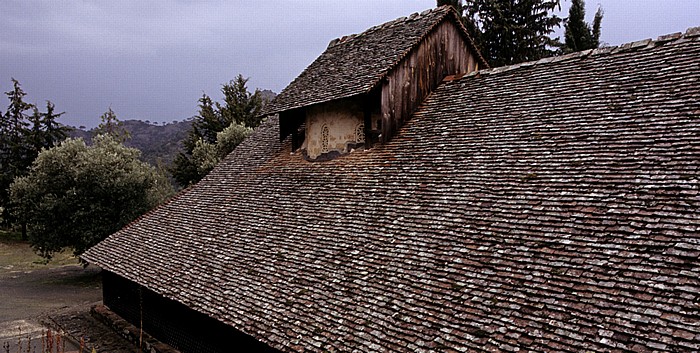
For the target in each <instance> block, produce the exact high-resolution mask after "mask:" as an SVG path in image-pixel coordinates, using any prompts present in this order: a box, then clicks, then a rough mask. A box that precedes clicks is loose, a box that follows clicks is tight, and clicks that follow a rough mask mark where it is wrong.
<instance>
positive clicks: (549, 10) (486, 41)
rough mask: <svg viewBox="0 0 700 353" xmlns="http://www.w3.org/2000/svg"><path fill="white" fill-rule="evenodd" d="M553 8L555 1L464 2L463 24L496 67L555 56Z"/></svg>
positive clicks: (485, 56)
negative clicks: (551, 36)
mask: <svg viewBox="0 0 700 353" xmlns="http://www.w3.org/2000/svg"><path fill="white" fill-rule="evenodd" d="M439 3H440V2H438V4H439ZM458 4H459V2H458ZM556 8H560V4H559V0H468V1H467V3H466V6H463V11H464V15H463V18H464V21H463V22H464V24H465V27H466V28H467V30H468V31H469V33H470V35H471V36H472V38H473V39H474V40H475V42H476V44H477V46H478V47H479V48H480V50H481V54H482V55H483V56H484V58H485V59H486V60H487V61H488V62H489V65H491V66H492V67H498V66H503V65H511V64H517V63H520V62H524V61H530V60H537V59H541V58H543V57H547V56H550V55H553V54H555V53H556V51H555V49H554V48H557V47H559V46H560V45H561V44H560V43H559V41H558V40H557V39H552V38H550V35H551V34H552V33H554V28H555V27H559V25H560V23H561V18H559V17H558V16H556V15H555V14H554V13H553V12H554V10H555V9H556Z"/></svg>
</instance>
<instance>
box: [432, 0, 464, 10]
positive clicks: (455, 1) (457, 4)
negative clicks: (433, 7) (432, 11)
mask: <svg viewBox="0 0 700 353" xmlns="http://www.w3.org/2000/svg"><path fill="white" fill-rule="evenodd" d="M444 5H450V6H452V7H453V8H454V9H455V10H457V12H459V13H462V9H463V7H464V5H462V0H437V6H438V7H440V6H444Z"/></svg>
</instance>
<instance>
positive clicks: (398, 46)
mask: <svg viewBox="0 0 700 353" xmlns="http://www.w3.org/2000/svg"><path fill="white" fill-rule="evenodd" d="M457 18H458V15H457V13H456V12H455V11H454V10H453V9H452V8H451V7H450V6H442V7H438V8H436V9H432V10H426V11H423V12H422V13H420V14H417V13H415V14H413V15H411V16H409V17H401V18H398V19H396V20H393V21H390V22H387V23H384V24H382V25H379V26H375V27H372V28H370V29H368V30H366V31H364V32H362V33H359V34H353V35H349V36H344V37H341V38H339V39H334V40H332V41H331V42H330V43H329V45H328V48H327V49H326V51H325V52H323V53H322V54H321V55H320V56H319V57H318V58H317V59H316V60H315V61H314V62H313V63H311V65H309V66H308V67H307V68H306V69H305V70H304V71H303V72H302V73H301V74H300V75H299V77H297V78H296V79H295V80H294V81H292V83H290V84H289V86H287V87H286V88H285V89H284V90H282V92H280V94H279V95H278V96H277V97H275V99H274V100H273V101H272V102H270V104H268V105H267V106H266V107H265V111H264V112H263V114H273V113H277V112H280V111H285V110H289V109H294V108H299V107H303V106H307V105H312V104H317V103H323V102H327V101H330V100H334V99H339V98H346V97H351V96H355V95H358V94H363V93H368V92H369V91H370V90H371V89H372V88H373V87H375V86H376V85H377V84H378V83H379V82H380V80H381V79H382V78H384V77H385V76H386V75H387V74H388V73H389V72H390V71H391V69H393V68H394V66H395V65H396V64H398V63H399V62H400V61H401V59H402V58H403V57H405V56H406V55H407V54H408V53H409V52H410V51H411V49H413V48H414V47H416V46H417V45H418V44H419V43H420V41H421V40H422V39H423V38H425V36H426V35H427V34H428V33H430V31H431V30H432V29H433V28H435V27H436V26H437V25H438V24H440V23H441V22H442V21H443V20H446V19H447V20H453V21H454V22H455V23H456V24H458V26H459V27H460V28H461V29H462V33H463V35H464V36H465V39H466V41H467V42H468V43H469V44H470V45H471V46H472V47H474V43H473V41H472V40H471V38H470V37H469V35H468V34H467V32H466V30H465V29H464V27H463V26H462V23H461V22H460V20H458V19H457ZM474 53H479V51H478V50H476V49H475V50H474ZM478 59H479V60H480V62H481V66H482V67H488V65H487V64H486V62H485V60H484V59H483V57H481V55H480V54H479V55H478Z"/></svg>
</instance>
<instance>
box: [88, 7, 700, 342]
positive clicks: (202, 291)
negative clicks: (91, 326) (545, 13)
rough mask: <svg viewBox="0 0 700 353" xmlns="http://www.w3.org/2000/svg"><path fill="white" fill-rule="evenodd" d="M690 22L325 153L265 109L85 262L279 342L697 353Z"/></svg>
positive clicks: (514, 71)
mask: <svg viewBox="0 0 700 353" xmlns="http://www.w3.org/2000/svg"><path fill="white" fill-rule="evenodd" d="M426 16H430V15H429V14H428V15H426ZM415 20H416V21H420V19H419V18H416V19H415ZM389 26H392V25H389ZM689 33H690V35H689ZM695 33H696V32H693V31H688V32H686V34H685V35H683V36H682V37H681V38H678V39H671V40H670V41H668V42H665V43H664V44H663V45H654V44H655V43H649V45H641V44H640V45H627V46H623V48H624V50H619V49H610V48H608V49H603V50H594V51H592V52H591V54H590V55H585V54H578V55H573V56H568V57H566V58H563V59H556V60H555V59H551V60H541V61H538V62H534V63H526V64H523V65H518V66H510V67H504V68H499V69H494V70H485V71H481V72H479V73H477V74H474V75H466V76H464V77H462V78H459V79H454V80H452V81H449V82H445V83H443V84H442V85H441V86H440V87H439V88H438V90H437V91H436V92H434V93H433V94H432V95H431V96H430V97H429V98H428V99H427V101H426V102H425V103H424V104H423V106H422V107H421V109H420V110H419V111H418V113H416V114H415V116H414V117H413V118H412V119H411V120H409V121H408V122H407V124H406V125H405V126H404V127H402V128H401V130H400V131H399V132H398V134H397V135H396V137H395V138H394V139H392V140H391V141H390V142H388V143H387V144H384V145H380V146H377V147H375V148H372V149H370V150H364V151H356V152H353V153H351V154H349V155H347V156H344V157H342V158H337V159H335V160H331V161H327V162H323V163H309V162H307V161H305V160H304V159H303V158H302V157H301V156H300V155H299V154H298V153H290V142H289V141H283V142H280V141H279V138H278V136H279V135H278V133H279V131H278V122H277V120H276V118H270V119H269V120H268V121H267V122H265V123H263V125H262V126H261V127H260V128H258V129H257V130H256V132H255V133H254V134H253V136H251V138H249V139H247V140H246V141H245V142H244V143H243V144H241V145H240V146H239V147H238V148H237V149H236V150H235V151H234V152H233V153H232V154H231V155H229V156H228V157H227V158H226V160H225V161H224V162H223V163H222V164H220V165H219V166H218V167H217V168H216V169H215V170H214V171H213V172H212V173H211V174H210V175H209V176H207V177H206V178H205V179H204V180H202V181H201V182H200V183H199V184H197V185H195V186H193V187H191V188H189V189H187V190H185V191H183V192H182V193H181V194H179V195H178V196H177V197H175V198H174V199H172V200H171V201H170V202H168V203H167V204H165V205H163V206H161V207H159V208H158V209H156V210H154V211H152V212H150V213H148V214H147V215H145V216H143V217H142V218H141V219H139V220H138V221H136V222H134V223H132V224H131V225H129V226H127V227H126V228H124V229H123V230H121V231H120V232H118V233H116V234H114V235H112V236H110V237H109V238H107V239H106V240H105V241H103V242H102V243H100V244H98V245H97V246H95V247H93V248H92V249H90V250H89V251H88V252H86V253H85V254H84V256H83V257H84V259H86V260H87V261H89V262H91V263H94V264H97V265H100V266H102V267H103V268H105V269H106V270H109V271H112V272H115V273H117V274H119V275H121V276H124V277H126V278H128V279H131V280H134V281H137V282H139V283H141V284H143V285H144V286H146V287H148V288H150V289H152V290H154V291H155V292H157V293H160V294H162V295H164V296H166V297H168V298H172V299H175V300H178V301H181V302H183V303H185V304H186V305H188V306H190V307H192V308H193V309H194V310H198V311H200V312H203V313H206V314H207V315H210V316H212V317H214V318H216V319H218V320H221V321H222V322H225V323H227V324H230V325H232V326H234V327H236V328H237V329H239V330H241V331H243V332H245V333H247V334H250V335H252V336H253V337H256V338H257V339H259V340H261V341H263V342H265V343H267V344H269V345H271V346H272V347H275V348H278V349H280V350H282V351H290V352H291V351H353V350H354V351H405V350H410V351H416V352H418V351H426V352H427V351H439V350H445V351H449V350H454V351H483V350H486V351H504V350H513V351H515V350H518V349H519V350H521V351H523V350H527V351H556V350H562V351H613V352H614V351H627V350H633V351H639V352H644V351H658V350H662V351H678V352H692V351H697V350H698V349H699V347H698V341H699V335H700V325H699V323H700V306H699V305H698V304H697V303H698V294H697V293H700V259H698V251H699V249H698V247H699V246H700V245H699V244H700V234H699V232H698V227H699V226H700V215H699V214H698V209H699V207H700V198H699V197H698V193H697V192H698V191H699V190H700V185H699V184H698V183H699V182H700V178H698V175H697V173H698V171H699V170H700V116H699V114H698V112H699V111H700V90H699V89H698V82H700V70H698V69H697V68H698V65H699V64H700V37H699V36H696V35H695ZM360 37H362V36H361V35H360V36H358V37H356V38H355V39H353V41H355V40H357V39H358V38H360ZM666 67H668V68H671V69H668V70H661V69H662V68H666ZM173 279H176V280H173Z"/></svg>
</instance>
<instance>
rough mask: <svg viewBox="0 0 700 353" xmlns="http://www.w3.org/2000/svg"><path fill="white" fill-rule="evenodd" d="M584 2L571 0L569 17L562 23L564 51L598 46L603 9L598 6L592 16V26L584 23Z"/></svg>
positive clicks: (582, 0)
mask: <svg viewBox="0 0 700 353" xmlns="http://www.w3.org/2000/svg"><path fill="white" fill-rule="evenodd" d="M585 16H586V4H585V1H584V0H573V2H572V3H571V7H570V8H569V17H568V18H567V19H566V22H565V23H564V29H565V31H564V47H563V50H564V52H565V53H571V52H575V51H581V50H587V49H595V48H598V47H599V46H600V24H601V22H602V21H603V10H602V9H601V8H598V11H596V13H595V17H594V18H593V28H592V29H591V26H590V25H589V24H588V23H586V21H585V19H584V18H585Z"/></svg>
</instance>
